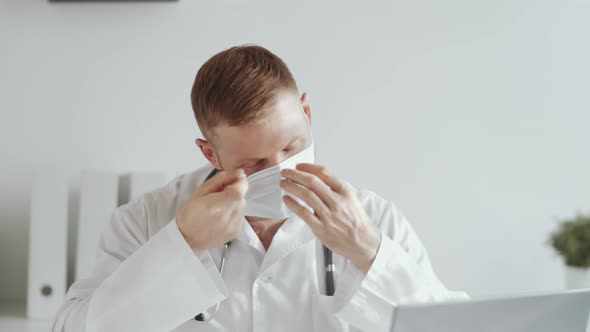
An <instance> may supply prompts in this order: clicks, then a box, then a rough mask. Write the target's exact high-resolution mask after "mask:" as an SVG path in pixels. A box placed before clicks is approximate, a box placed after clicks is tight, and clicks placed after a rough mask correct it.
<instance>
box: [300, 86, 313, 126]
mask: <svg viewBox="0 0 590 332" xmlns="http://www.w3.org/2000/svg"><path fill="white" fill-rule="evenodd" d="M301 106H303V113H305V116H306V117H307V123H309V125H310V126H311V106H309V96H308V94H307V92H304V93H303V94H302V95H301Z"/></svg>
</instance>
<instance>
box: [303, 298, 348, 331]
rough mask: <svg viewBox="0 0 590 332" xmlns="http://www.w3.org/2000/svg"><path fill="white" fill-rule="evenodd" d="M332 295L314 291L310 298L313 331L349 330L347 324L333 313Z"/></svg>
mask: <svg viewBox="0 0 590 332" xmlns="http://www.w3.org/2000/svg"><path fill="white" fill-rule="evenodd" d="M333 307H334V297H333V296H328V295H323V294H318V293H315V294H314V295H313V299H312V305H311V311H312V319H313V331H317V332H319V331H321V332H329V331H346V332H348V331H351V330H350V328H349V325H348V324H346V323H345V322H343V321H342V320H341V319H340V318H338V317H336V315H334V313H333V309H332V308H333Z"/></svg>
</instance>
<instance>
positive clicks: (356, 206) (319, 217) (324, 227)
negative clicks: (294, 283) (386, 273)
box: [281, 164, 381, 273]
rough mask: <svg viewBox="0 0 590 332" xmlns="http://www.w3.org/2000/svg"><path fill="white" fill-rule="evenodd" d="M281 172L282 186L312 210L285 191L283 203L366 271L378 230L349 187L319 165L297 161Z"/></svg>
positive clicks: (376, 246) (378, 241)
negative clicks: (298, 162)
mask: <svg viewBox="0 0 590 332" xmlns="http://www.w3.org/2000/svg"><path fill="white" fill-rule="evenodd" d="M281 175H282V176H284V177H285V178H286V179H283V180H281V188H283V189H284V190H285V191H287V192H289V193H291V194H293V195H295V196H296V197H298V198H300V199H301V200H303V201H304V202H305V203H307V205H309V206H310V207H311V208H313V210H314V213H311V212H310V211H309V210H308V209H306V208H305V207H303V206H301V205H300V204H299V203H297V202H296V201H295V200H294V199H292V198H291V197H289V196H287V195H285V196H283V200H284V202H285V204H287V206H288V207H289V208H290V209H291V210H293V212H295V213H296V214H297V215H298V216H299V217H300V218H301V219H303V220H304V221H305V222H306V223H307V224H308V225H309V227H310V228H311V230H312V232H313V233H314V234H315V235H316V236H317V237H318V239H319V240H320V241H321V242H322V243H323V244H324V245H326V246H327V247H328V248H330V249H331V250H332V251H333V252H335V253H336V254H338V255H340V256H343V257H346V258H348V259H349V260H350V261H351V262H352V263H353V264H354V265H356V267H357V268H359V269H360V270H361V271H363V272H365V273H367V272H368V271H369V268H370V267H371V265H372V264H373V260H374V259H375V256H376V255H377V250H378V249H379V246H380V244H381V232H380V231H379V229H378V228H377V227H376V226H375V224H373V223H372V222H371V220H370V219H369V216H368V215H367V213H366V212H365V210H364V209H363V207H362V206H361V203H360V201H359V200H358V198H357V196H356V194H355V193H354V191H353V189H352V187H351V186H350V185H349V184H348V183H346V182H344V181H342V180H340V179H338V178H336V177H335V176H333V175H332V174H331V173H330V172H329V171H328V170H327V169H326V168H325V167H324V166H320V165H314V164H299V165H297V167H296V169H285V170H283V171H281Z"/></svg>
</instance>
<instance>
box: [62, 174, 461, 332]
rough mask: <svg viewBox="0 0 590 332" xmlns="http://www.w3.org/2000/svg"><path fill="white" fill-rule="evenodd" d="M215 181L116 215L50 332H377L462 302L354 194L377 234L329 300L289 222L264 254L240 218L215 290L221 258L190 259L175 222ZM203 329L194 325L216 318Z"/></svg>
mask: <svg viewBox="0 0 590 332" xmlns="http://www.w3.org/2000/svg"><path fill="white" fill-rule="evenodd" d="M211 170H212V168H211V166H207V167H203V168H200V169H198V170H196V171H194V172H191V173H187V174H184V175H181V176H178V177H177V178H175V179H174V180H172V181H171V182H170V183H168V184H167V185H165V186H163V187H161V188H159V189H157V190H155V191H152V192H150V193H147V194H145V195H143V196H141V197H140V198H138V199H136V200H134V201H131V202H129V203H128V204H125V205H123V206H120V207H119V208H117V209H115V210H114V212H113V214H112V219H111V221H110V223H109V225H108V227H107V228H106V229H105V230H104V231H103V233H102V234H101V238H100V241H99V245H98V250H97V264H96V266H95V268H94V270H93V272H92V274H91V276H90V277H88V278H82V279H79V280H77V281H76V282H75V283H74V284H72V286H71V287H70V289H69V290H68V292H67V294H66V298H65V301H64V303H63V305H62V306H61V308H60V309H59V311H58V314H57V317H56V320H55V322H54V328H53V331H54V332H57V331H68V332H69V331H72V332H73V331H76V332H77V331H87V332H96V331H109V332H115V331H126V332H129V331H141V332H149V331H158V332H159V331H256V332H264V331H268V332H271V331H272V332H274V331H287V332H288V331H386V330H387V327H388V324H389V323H390V317H391V315H392V312H393V309H394V308H395V307H396V306H397V305H399V304H402V303H409V302H425V301H441V300H449V299H463V298H467V294H465V293H463V292H452V291H449V290H448V289H447V288H446V287H445V286H444V285H443V284H442V283H441V282H440V281H439V280H438V278H437V277H436V275H435V274H434V272H433V270H432V267H431V264H430V261H429V259H428V255H427V254H426V251H425V249H424V246H423V245H422V243H421V242H420V240H419V239H418V237H417V235H416V233H415V232H414V230H413V229H412V228H411V227H410V225H409V223H408V222H407V220H406V219H405V217H404V216H403V215H402V214H401V213H400V212H399V210H398V209H397V208H396V207H395V206H394V204H393V203H391V202H388V201H386V200H384V199H382V198H380V197H379V196H377V195H376V194H374V193H372V192H370V191H366V190H358V191H357V195H358V197H359V199H360V201H361V203H362V205H363V207H364V208H365V210H366V212H367V214H368V215H369V217H370V218H371V220H372V221H373V222H374V223H375V224H376V225H377V226H378V228H379V229H380V230H381V232H382V240H381V245H380V247H379V249H378V251H377V256H376V257H375V260H374V262H373V264H372V265H371V267H370V269H369V271H368V273H366V274H364V273H363V272H361V271H360V270H358V269H357V268H356V267H355V266H354V265H353V264H352V263H350V261H348V260H347V259H345V258H343V257H341V256H339V255H336V254H335V255H334V263H335V264H336V270H335V285H336V291H335V294H334V296H327V295H324V294H325V281H324V279H325V274H324V259H323V252H322V245H321V243H320V242H319V240H317V238H316V237H315V236H314V234H313V233H312V232H311V230H310V229H309V227H308V226H307V225H306V224H305V222H304V221H303V220H301V219H299V218H297V217H293V218H289V219H287V220H286V221H285V223H284V224H283V225H282V226H281V227H280V228H279V230H278V231H277V233H276V234H275V235H274V237H273V239H272V243H271V245H270V247H269V248H268V251H266V250H265V249H264V247H263V245H262V243H261V242H260V240H259V238H258V236H257V235H256V234H255V233H254V231H253V229H252V227H251V226H250V224H249V223H248V222H247V220H246V219H245V218H244V222H243V227H242V231H241V233H240V235H239V237H238V238H237V239H235V240H234V241H232V244H231V246H230V249H229V255H228V258H227V260H226V263H225V267H224V271H223V278H222V277H221V275H220V274H219V272H218V265H219V262H220V259H221V253H222V248H216V249H211V250H208V251H205V252H195V251H194V250H193V249H191V247H190V246H189V245H188V243H187V242H186V241H185V240H184V238H183V236H182V234H181V233H180V231H179V229H178V227H177V225H176V221H175V216H176V212H177V210H178V209H179V208H180V207H182V205H183V204H184V202H186V201H187V200H188V199H189V197H190V196H191V194H192V193H193V192H194V191H195V190H196V188H197V187H198V186H199V185H200V184H201V183H202V182H203V181H204V180H205V178H206V176H207V175H208V174H209V172H210V171H211ZM218 301H221V305H220V307H219V311H218V312H217V314H216V315H215V316H214V317H213V319H212V320H211V321H208V322H199V321H196V320H195V319H194V317H195V315H197V314H199V313H201V312H203V311H205V310H206V309H208V308H211V307H214V306H215V305H216V304H217V302H218Z"/></svg>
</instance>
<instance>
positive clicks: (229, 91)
mask: <svg viewBox="0 0 590 332" xmlns="http://www.w3.org/2000/svg"><path fill="white" fill-rule="evenodd" d="M291 89H294V91H297V84H296V83H295V80H294V79H293V76H292V75H291V72H290V71H289V68H288V67H287V65H286V64H285V62H283V60H281V59H280V58H279V57H278V56H276V55H275V54H273V53H272V52H270V51H269V50H267V49H266V48H264V47H261V46H257V45H243V46H235V47H232V48H229V49H227V50H225V51H222V52H220V53H217V54H216V55H214V56H213V57H211V58H210V59H209V60H207V62H205V64H204V65H203V66H202V67H201V68H200V69H199V71H198V73H197V76H196V78H195V82H194V84H193V88H192V91H191V104H192V107H193V112H194V113H195V118H196V120H197V124H198V125H199V128H200V129H201V132H202V133H203V135H205V137H207V136H209V134H212V133H211V130H212V129H213V128H214V127H215V126H217V125H219V124H222V123H223V124H226V125H229V126H238V125H242V124H245V123H248V122H250V121H252V120H255V119H258V118H260V117H262V116H263V115H264V113H263V112H264V110H265V107H267V106H269V105H270V103H272V102H273V101H274V100H275V97H276V95H277V94H278V93H279V92H282V91H284V90H291ZM207 138H208V139H211V138H212V137H207Z"/></svg>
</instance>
